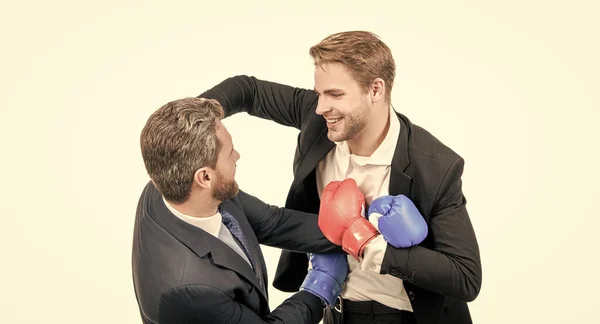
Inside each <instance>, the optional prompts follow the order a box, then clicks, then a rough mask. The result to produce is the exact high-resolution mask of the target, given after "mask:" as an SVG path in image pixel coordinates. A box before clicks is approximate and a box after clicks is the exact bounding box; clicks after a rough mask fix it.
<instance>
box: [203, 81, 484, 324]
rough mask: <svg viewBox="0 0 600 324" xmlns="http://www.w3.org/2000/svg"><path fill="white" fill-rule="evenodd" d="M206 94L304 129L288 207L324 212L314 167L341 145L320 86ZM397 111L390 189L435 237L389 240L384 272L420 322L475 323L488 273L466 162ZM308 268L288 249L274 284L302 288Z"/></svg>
mask: <svg viewBox="0 0 600 324" xmlns="http://www.w3.org/2000/svg"><path fill="white" fill-rule="evenodd" d="M200 97H204V98H213V99H217V100H218V101H219V102H220V103H221V105H223V107H224V109H225V112H226V116H230V115H233V114H235V113H238V112H246V113H248V114H250V115H252V116H257V117H260V118H264V119H269V120H273V121H275V122H277V123H279V124H281V125H285V126H290V127H294V128H296V129H298V130H300V134H299V135H298V143H297V148H296V153H295V157H294V181H293V183H292V185H291V188H290V191H289V194H288V197H287V202H286V207H288V208H292V209H298V210H303V211H306V212H309V213H318V211H319V205H320V199H319V196H318V192H317V186H316V177H315V170H316V167H317V165H318V163H319V161H320V160H321V159H322V158H324V157H325V156H326V155H327V153H328V152H329V151H330V150H331V149H332V148H334V146H335V143H333V142H331V141H330V140H329V139H328V138H327V125H326V123H325V120H324V118H323V117H322V116H319V115H317V114H316V112H315V109H316V106H317V101H318V97H317V95H316V93H315V92H314V91H312V90H307V89H300V88H293V87H290V86H285V85H281V84H277V83H273V82H268V81H263V80H258V79H256V78H254V77H248V76H237V77H233V78H229V79H226V80H224V81H223V82H221V83H220V84H219V85H217V86H215V87H214V88H212V89H210V90H208V91H206V92H205V93H203V94H201V95H200ZM393 117H395V118H398V119H399V121H400V124H401V129H400V136H399V138H398V145H397V146H396V150H395V152H394V158H393V160H392V164H391V177H390V185H389V193H390V194H391V195H399V194H404V195H406V196H407V197H409V198H410V199H411V200H412V201H413V202H414V203H415V205H416V206H417V208H418V209H419V211H420V212H421V214H422V215H423V217H424V218H425V221H426V222H427V224H428V226H429V235H428V236H427V238H426V239H425V240H424V241H423V242H422V243H421V244H419V245H418V246H415V247H411V248H408V249H397V248H394V247H392V246H391V245H388V247H387V250H386V253H385V257H384V259H383V264H382V267H381V273H382V274H390V275H393V276H396V277H398V278H401V279H403V280H404V286H405V288H406V291H407V292H408V296H409V298H410V300H411V304H412V306H413V310H414V312H415V316H416V318H417V322H418V323H420V324H430V323H439V322H440V318H441V317H442V315H443V314H444V312H446V313H450V314H447V315H446V316H444V318H447V319H450V318H452V319H453V323H455V324H462V323H470V322H471V318H470V315H469V311H468V308H467V306H466V302H468V301H472V300H474V299H475V298H476V296H477V295H478V293H479V290H480V287H481V280H482V275H481V261H480V256H479V247H478V243H477V240H476V237H475V233H474V230H473V227H472V225H471V221H470V219H469V216H468V213H467V209H466V200H465V197H464V196H463V193H462V189H461V177H462V172H463V166H464V161H463V159H462V158H461V157H460V156H459V155H458V154H456V153H455V152H453V151H452V150H451V149H450V148H448V147H447V146H445V145H444V144H443V143H441V142H440V141H439V140H438V139H436V138H435V137H434V136H433V135H431V134H430V133H429V132H427V131H426V130H424V129H423V128H421V127H419V126H417V125H414V124H412V123H411V122H410V120H409V119H408V118H406V116H403V115H401V114H397V115H396V116H393ZM305 273H306V258H305V257H302V256H301V255H298V254H296V253H293V252H290V251H283V252H282V255H281V258H280V261H279V264H278V269H277V273H276V274H275V279H274V282H273V285H274V286H275V287H276V288H278V289H280V290H283V291H297V290H298V288H299V286H300V284H301V282H302V280H303V278H304V275H305ZM444 303H446V308H444ZM450 306H452V307H450Z"/></svg>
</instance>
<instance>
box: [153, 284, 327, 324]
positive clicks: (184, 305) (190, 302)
mask: <svg viewBox="0 0 600 324" xmlns="http://www.w3.org/2000/svg"><path fill="white" fill-rule="evenodd" d="M158 313H159V324H184V323H185V324H194V323H198V324H201V323H212V324H264V323H274V324H275V323H277V324H284V323H297V324H304V323H307V324H308V323H315V324H316V323H319V321H320V320H321V318H322V317H323V306H322V304H321V300H320V299H319V298H318V297H316V296H314V295H312V294H310V293H308V292H304V291H302V292H298V293H296V294H294V295H292V296H291V297H290V298H288V299H287V300H285V301H284V302H283V303H282V304H281V305H279V307H277V308H276V309H275V310H273V312H271V313H270V314H268V315H267V316H265V317H264V318H261V317H260V316H258V315H257V314H256V313H254V312H253V311H252V310H250V309H249V308H248V307H246V306H245V305H243V304H240V303H238V302H236V301H235V300H233V299H232V298H231V297H230V296H228V295H227V294H225V293H224V292H222V291H220V290H218V289H216V288H214V287H209V286H204V285H194V286H182V287H178V288H174V289H172V290H170V291H169V292H167V293H165V294H164V295H163V296H162V297H161V300H160V305H159V311H158Z"/></svg>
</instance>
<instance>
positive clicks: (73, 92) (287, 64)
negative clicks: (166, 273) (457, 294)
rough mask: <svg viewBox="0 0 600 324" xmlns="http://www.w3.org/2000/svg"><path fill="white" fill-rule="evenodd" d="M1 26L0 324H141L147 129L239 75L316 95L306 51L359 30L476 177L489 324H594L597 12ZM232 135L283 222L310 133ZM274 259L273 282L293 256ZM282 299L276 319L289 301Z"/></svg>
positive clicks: (552, 8) (273, 252) (252, 16)
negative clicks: (371, 35)
mask: <svg viewBox="0 0 600 324" xmlns="http://www.w3.org/2000/svg"><path fill="white" fill-rule="evenodd" d="M0 8H1V9H0V27H1V28H0V36H1V37H0V40H1V44H2V60H0V68H1V69H0V71H1V72H0V88H1V89H2V90H1V91H0V103H1V104H2V106H1V108H0V120H1V121H2V127H1V128H0V141H2V143H1V144H2V146H1V147H2V149H3V152H2V157H1V158H0V161H1V162H0V163H2V164H1V168H0V172H1V173H0V177H1V178H0V179H2V186H0V194H1V195H0V197H2V198H1V199H2V200H1V203H0V214H1V215H2V217H1V218H0V222H1V223H0V229H1V231H2V235H1V236H0V253H1V255H2V260H3V262H2V272H1V273H2V275H1V276H0V287H2V294H0V305H1V306H0V307H1V309H2V312H1V314H2V315H1V317H2V318H3V319H2V320H0V321H1V322H3V323H42V322H44V323H90V324H92V323H141V320H140V316H139V312H138V309H137V304H136V300H135V296H134V293H133V286H132V279H131V242H132V230H133V220H134V214H135V207H136V204H137V200H138V197H139V195H140V192H141V189H142V187H143V186H144V185H145V183H146V182H147V180H148V177H147V175H146V172H145V170H144V166H143V162H142V158H141V154H140V151H139V134H140V131H141V129H142V127H143V125H144V123H145V122H146V119H147V118H148V116H149V115H150V114H151V113H152V112H153V111H154V110H155V109H157V108H158V107H160V106H161V105H163V104H164V103H166V102H168V101H171V100H174V99H177V98H181V97H186V96H196V95H198V94H200V93H201V92H203V91H204V90H206V89H208V88H209V87H212V86H213V85H215V84H216V83H218V82H220V81H221V80H223V79H225V78H226V77H229V76H233V75H237V74H247V75H254V76H256V77H258V78H261V79H266V80H270V81H276V82H281V83H286V84H290V85H294V86H299V87H306V88H312V87H313V74H312V73H313V67H312V62H311V60H310V57H309V56H308V48H309V47H310V46H311V45H313V44H315V43H317V42H318V41H320V40H321V39H322V38H324V37H325V36H327V35H329V34H331V33H334V32H338V31H343V30H358V29H360V30H369V31H373V32H375V33H376V34H378V35H379V36H381V37H382V38H383V40H384V41H385V42H386V43H387V44H388V45H389V46H390V47H391V49H392V51H393V53H394V55H395V58H396V64H397V78H396V82H395V86H394V90H393V96H392V100H393V104H394V107H395V109H396V110H397V111H399V112H401V113H403V114H405V115H407V116H408V117H409V118H410V119H411V120H412V121H413V122H414V123H416V124H418V125H421V126H423V127H425V128H426V129H427V130H429V131H430V132H432V133H433V134H434V135H435V136H437V137H438V138H439V139H441V140H442V141H443V142H445V143H446V144H448V145H449V146H451V147H452V148H453V149H454V150H455V151H457V152H458V153H459V154H460V155H462V156H463V157H464V158H465V160H466V168H465V173H464V193H465V195H466V197H467V200H468V210H469V212H470V214H471V217H472V222H473V225H474V227H475V230H476V233H477V237H478V239H479V243H480V249H481V255H482V262H483V287H482V290H481V294H480V295H479V297H478V298H477V300H475V301H474V302H472V303H471V304H470V307H471V310H472V315H473V319H474V321H475V323H489V324H494V323H507V322H511V323H533V322H538V323H590V322H592V321H594V320H595V318H597V314H596V312H597V310H598V308H600V298H598V297H597V291H598V289H599V288H600V287H599V279H598V275H597V273H598V272H599V271H600V267H599V266H598V263H597V259H598V257H597V255H598V252H597V249H596V247H597V246H598V231H599V230H598V228H599V225H600V222H599V221H598V216H599V213H598V209H597V208H595V206H596V205H595V200H596V199H597V196H598V195H599V193H600V192H599V190H598V183H599V181H600V177H599V176H598V171H597V165H598V162H600V161H599V156H598V143H597V141H598V139H600V136H599V135H600V134H599V133H598V131H597V130H595V128H596V127H597V122H598V120H599V117H600V114H599V112H598V109H599V108H600V95H599V91H598V90H599V88H600V78H599V75H600V64H599V60H598V57H600V47H599V45H598V44H599V43H598V35H599V34H600V23H599V22H598V19H597V16H598V13H599V12H600V11H599V9H600V5H598V2H596V1H533V0H524V1H514V0H509V1H418V2H417V1H375V2H370V3H369V4H367V1H335V2H333V1H322V2H321V1H304V2H302V3H300V2H294V3H292V2H285V1H265V0H259V1H220V3H219V4H216V1H214V2H213V1H210V2H209V1H187V2H186V1H168V2H167V1H162V2H161V1H133V0H121V1H114V0H109V1H95V2H89V1H83V2H82V1H68V0H57V1H53V2H46V1H21V2H6V3H3V4H2V5H1V6H0ZM225 125H226V126H227V127H228V129H229V131H230V132H231V134H232V136H233V139H234V144H235V146H236V148H237V149H238V151H239V152H240V153H241V160H240V161H239V162H238V172H237V180H238V182H239V184H240V186H241V187H242V188H243V189H244V190H246V191H248V192H250V193H252V194H254V195H256V196H258V197H260V198H262V199H263V200H264V201H266V202H269V203H271V204H275V205H283V204H284V202H285V197H286V194H287V190H288V188H289V184H290V183H291V181H292V157H293V152H294V148H295V143H296V135H297V131H296V130H294V129H289V128H285V127H283V126H278V125H276V124H275V123H272V122H268V121H264V120H259V119H257V118H253V117H250V116H248V115H245V114H240V115H236V116H234V117H232V118H228V119H226V121H225ZM263 252H264V253H265V255H266V258H267V262H268V265H269V267H268V271H269V274H270V279H272V278H273V275H274V272H275V268H276V264H277V259H278V256H279V250H277V249H273V248H268V247H264V248H263ZM270 295H271V301H270V303H271V306H272V307H273V308H274V307H276V306H277V305H278V304H279V303H281V302H282V300H284V299H285V298H286V297H287V296H289V294H285V293H282V292H279V291H277V290H275V289H273V288H272V287H271V290H270Z"/></svg>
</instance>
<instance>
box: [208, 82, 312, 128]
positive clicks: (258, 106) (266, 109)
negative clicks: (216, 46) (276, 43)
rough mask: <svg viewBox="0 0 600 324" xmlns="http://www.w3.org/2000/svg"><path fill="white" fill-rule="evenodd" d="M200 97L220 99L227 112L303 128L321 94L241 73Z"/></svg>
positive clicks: (227, 114)
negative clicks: (242, 113)
mask: <svg viewBox="0 0 600 324" xmlns="http://www.w3.org/2000/svg"><path fill="white" fill-rule="evenodd" d="M198 97H201V98H209V99H216V100H217V101H219V103H220V104H221V105H222V106H223V109H224V110H225V116H226V117H227V116H231V115H233V114H237V113H239V112H246V113H248V114H250V115H252V116H256V117H260V118H263V119H268V120H272V121H274V122H276V123H278V124H281V125H284V126H290V127H294V128H296V129H300V128H301V127H302V124H303V122H304V120H306V116H307V115H308V114H309V113H310V112H312V111H314V110H315V108H316V106H317V100H318V98H317V95H316V93H315V92H314V91H312V90H307V89H301V88H294V87H291V86H287V85H282V84H278V83H274V82H269V81H263V80H259V79H257V78H255V77H252V76H246V75H239V76H235V77H231V78H228V79H226V80H224V81H222V82H221V83H219V84H218V85H216V86H214V87H213V88H211V89H209V90H207V91H205V92H204V93H202V94H201V95H199V96H198Z"/></svg>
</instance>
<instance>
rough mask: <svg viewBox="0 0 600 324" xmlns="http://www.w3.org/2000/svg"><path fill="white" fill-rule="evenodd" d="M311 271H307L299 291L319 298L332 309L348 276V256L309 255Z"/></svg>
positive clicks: (343, 254) (332, 254)
mask: <svg viewBox="0 0 600 324" xmlns="http://www.w3.org/2000/svg"><path fill="white" fill-rule="evenodd" d="M309 256H310V263H311V264H312V269H309V270H308V274H307V275H306V278H304V282H303V283H302V286H300V290H305V291H308V292H309V293H311V294H313V295H315V296H317V297H319V298H321V300H323V301H324V302H325V303H327V305H329V306H331V307H333V304H334V303H335V299H336V298H337V297H338V296H339V294H340V293H341V292H342V284H343V283H344V281H345V280H346V277H347V276H348V259H347V258H348V256H347V255H346V254H345V253H327V254H309Z"/></svg>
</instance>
